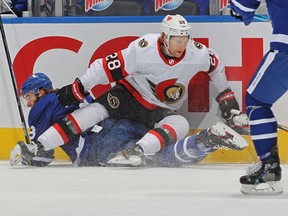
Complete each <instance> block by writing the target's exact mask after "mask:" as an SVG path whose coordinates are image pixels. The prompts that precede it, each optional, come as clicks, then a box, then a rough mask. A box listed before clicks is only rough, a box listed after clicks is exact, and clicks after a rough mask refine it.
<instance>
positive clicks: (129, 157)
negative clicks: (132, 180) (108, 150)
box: [107, 145, 146, 167]
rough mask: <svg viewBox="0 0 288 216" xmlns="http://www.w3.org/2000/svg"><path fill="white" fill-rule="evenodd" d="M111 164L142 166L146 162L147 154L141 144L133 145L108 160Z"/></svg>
mask: <svg viewBox="0 0 288 216" xmlns="http://www.w3.org/2000/svg"><path fill="white" fill-rule="evenodd" d="M107 163H108V164H109V165H111V166H128V167H140V166H143V165H145V164H146V162H145V155H144V153H143V150H142V148H141V146H140V145H133V146H131V147H129V148H128V149H126V150H123V151H121V152H119V153H118V154H117V155H116V157H114V158H112V159H110V160H109V161H108V162H107Z"/></svg>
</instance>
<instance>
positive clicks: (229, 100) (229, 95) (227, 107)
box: [216, 88, 240, 120]
mask: <svg viewBox="0 0 288 216" xmlns="http://www.w3.org/2000/svg"><path fill="white" fill-rule="evenodd" d="M216 101H217V102H218V104H219V108H220V110H221V116H222V117H223V118H224V119H225V120H227V119H229V118H231V117H232V116H231V110H232V109H235V110H240V109H239V104H238V102H237V101H236V99H235V95H234V92H232V91H231V89H230V88H228V89H226V90H225V91H223V92H221V93H220V94H219V95H218V96H217V98H216Z"/></svg>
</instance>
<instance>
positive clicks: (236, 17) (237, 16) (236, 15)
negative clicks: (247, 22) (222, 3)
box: [230, 9, 243, 21]
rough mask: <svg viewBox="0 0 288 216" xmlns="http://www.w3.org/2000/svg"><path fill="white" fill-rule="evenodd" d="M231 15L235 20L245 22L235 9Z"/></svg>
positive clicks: (231, 11)
mask: <svg viewBox="0 0 288 216" xmlns="http://www.w3.org/2000/svg"><path fill="white" fill-rule="evenodd" d="M230 15H231V16H232V17H234V18H235V19H238V20H240V21H243V18H242V16H241V15H240V14H237V13H236V12H235V11H234V10H233V9H231V10H230Z"/></svg>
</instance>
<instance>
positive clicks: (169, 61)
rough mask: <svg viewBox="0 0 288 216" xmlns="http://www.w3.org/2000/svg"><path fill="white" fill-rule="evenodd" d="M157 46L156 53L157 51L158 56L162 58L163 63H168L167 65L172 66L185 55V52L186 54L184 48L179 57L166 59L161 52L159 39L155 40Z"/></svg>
mask: <svg viewBox="0 0 288 216" xmlns="http://www.w3.org/2000/svg"><path fill="white" fill-rule="evenodd" d="M157 48H158V53H159V55H160V57H161V58H162V60H163V61H164V63H165V64H167V65H169V66H174V65H176V64H178V63H179V62H180V61H181V60H182V59H183V58H184V57H185V54H186V50H185V51H184V52H183V54H182V56H181V57H180V58H169V59H167V58H165V56H164V55H163V53H162V51H161V44H160V42H159V41H158V42H157ZM172 61H173V64H170V63H171V62H172Z"/></svg>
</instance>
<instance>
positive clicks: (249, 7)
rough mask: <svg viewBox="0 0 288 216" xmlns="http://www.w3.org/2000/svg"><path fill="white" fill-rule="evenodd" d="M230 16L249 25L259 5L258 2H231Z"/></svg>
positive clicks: (246, 0) (245, 0)
mask: <svg viewBox="0 0 288 216" xmlns="http://www.w3.org/2000/svg"><path fill="white" fill-rule="evenodd" d="M230 5H231V16H233V17H235V18H236V19H240V20H242V21H243V22H244V24H245V25H249V24H250V23H251V22H252V21H253V18H254V15H255V11H256V9H257V8H258V7H259V5H260V1H259V0H231V1H230Z"/></svg>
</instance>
